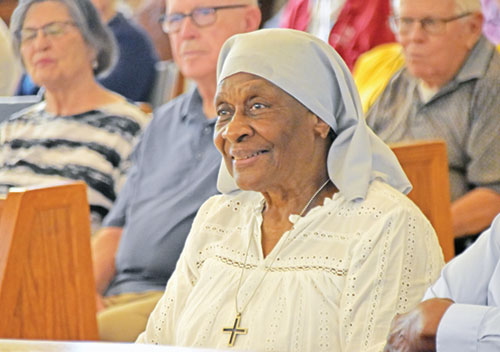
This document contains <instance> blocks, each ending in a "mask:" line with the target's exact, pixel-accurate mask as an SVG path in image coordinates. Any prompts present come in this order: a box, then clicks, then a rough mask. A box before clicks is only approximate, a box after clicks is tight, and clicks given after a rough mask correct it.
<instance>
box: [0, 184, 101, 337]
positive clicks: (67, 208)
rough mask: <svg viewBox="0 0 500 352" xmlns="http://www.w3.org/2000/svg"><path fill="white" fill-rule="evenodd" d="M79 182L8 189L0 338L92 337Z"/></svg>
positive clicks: (0, 265)
mask: <svg viewBox="0 0 500 352" xmlns="http://www.w3.org/2000/svg"><path fill="white" fill-rule="evenodd" d="M95 314H96V305H95V284H94V278H93V272H92V259H91V252H90V218H89V205H88V202H87V196H86V185H85V184H84V183H83V182H77V183H73V184H65V185H59V186H53V187H44V188H32V189H14V190H12V191H11V192H9V194H8V195H7V199H6V200H5V201H4V203H3V211H2V212H1V215H0V337H3V338H28V339H49V340H97V339H98V333H97V322H96V316H95Z"/></svg>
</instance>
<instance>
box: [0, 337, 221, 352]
mask: <svg viewBox="0 0 500 352" xmlns="http://www.w3.org/2000/svg"><path fill="white" fill-rule="evenodd" d="M0 351H2V352H86V351H88V352H216V351H219V352H220V351H221V350H215V349H206V348H203V349H200V348H195V347H178V346H165V345H147V344H140V343H137V344H134V343H109V342H88V341H86V342H67V341H38V340H29V341H28V340H10V339H9V340H2V339H0Z"/></svg>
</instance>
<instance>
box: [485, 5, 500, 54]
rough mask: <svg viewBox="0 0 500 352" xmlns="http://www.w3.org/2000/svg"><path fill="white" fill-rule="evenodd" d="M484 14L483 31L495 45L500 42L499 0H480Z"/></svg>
mask: <svg viewBox="0 0 500 352" xmlns="http://www.w3.org/2000/svg"><path fill="white" fill-rule="evenodd" d="M481 5H482V7H483V15H484V25H483V32H484V35H485V36H486V38H488V40H489V41H491V42H492V43H493V44H495V45H499V44H500V0H481Z"/></svg>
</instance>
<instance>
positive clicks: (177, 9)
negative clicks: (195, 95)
mask: <svg viewBox="0 0 500 352" xmlns="http://www.w3.org/2000/svg"><path fill="white" fill-rule="evenodd" d="M166 4H167V10H166V21H167V25H168V27H170V28H168V27H167V28H168V30H169V37H170V42H171V45H172V54H173V57H174V60H175V62H176V63H177V65H178V67H179V68H180V70H181V72H182V73H183V74H184V76H185V77H188V78H190V79H193V80H194V81H196V83H197V84H198V86H199V85H200V84H203V82H210V83H209V84H210V85H212V84H213V85H214V88H215V73H216V66H217V58H218V56H219V51H220V49H221V47H222V44H224V42H225V41H226V39H228V38H229V37H231V36H233V35H234V34H238V33H245V32H250V31H254V30H256V29H258V28H259V24H260V21H261V13H260V10H259V8H258V6H257V0H238V1H236V0H168V1H167V3H166ZM238 5H243V6H238ZM245 5H246V6H245ZM214 90H215V89H214Z"/></svg>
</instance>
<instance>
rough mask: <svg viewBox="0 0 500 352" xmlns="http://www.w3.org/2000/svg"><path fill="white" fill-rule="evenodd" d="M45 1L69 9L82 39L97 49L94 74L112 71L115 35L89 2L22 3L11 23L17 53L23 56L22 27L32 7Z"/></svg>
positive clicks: (39, 0) (22, 0) (23, 0)
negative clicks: (21, 51)
mask: <svg viewBox="0 0 500 352" xmlns="http://www.w3.org/2000/svg"><path fill="white" fill-rule="evenodd" d="M46 1H56V2H60V3H61V4H63V5H64V6H66V8H67V9H68V12H69V14H70V16H71V18H72V19H73V21H74V22H75V24H76V26H77V28H78V29H79V31H80V33H81V35H82V36H83V39H84V40H85V42H86V43H87V45H88V46H89V47H90V48H92V49H94V50H95V53H96V63H95V64H94V65H93V69H94V74H95V75H98V74H100V73H103V72H105V71H107V70H109V69H110V68H111V67H112V66H113V65H114V63H115V61H116V55H115V53H116V48H117V46H116V43H115V39H114V36H113V34H112V33H111V32H110V30H109V29H108V28H107V27H106V25H104V24H103V23H102V21H101V18H100V16H99V13H98V12H97V10H96V9H95V7H94V6H93V5H92V3H91V2H90V0H20V1H19V4H18V5H17V7H16V9H15V10H14V12H13V14H12V17H11V20H10V30H11V32H12V34H13V46H14V51H15V53H16V54H17V55H18V56H19V57H21V54H20V48H21V37H20V30H21V29H22V27H23V24H24V20H25V18H26V13H27V12H28V10H29V8H30V7H31V6H32V5H33V4H36V3H42V2H46ZM21 61H22V60H21Z"/></svg>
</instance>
